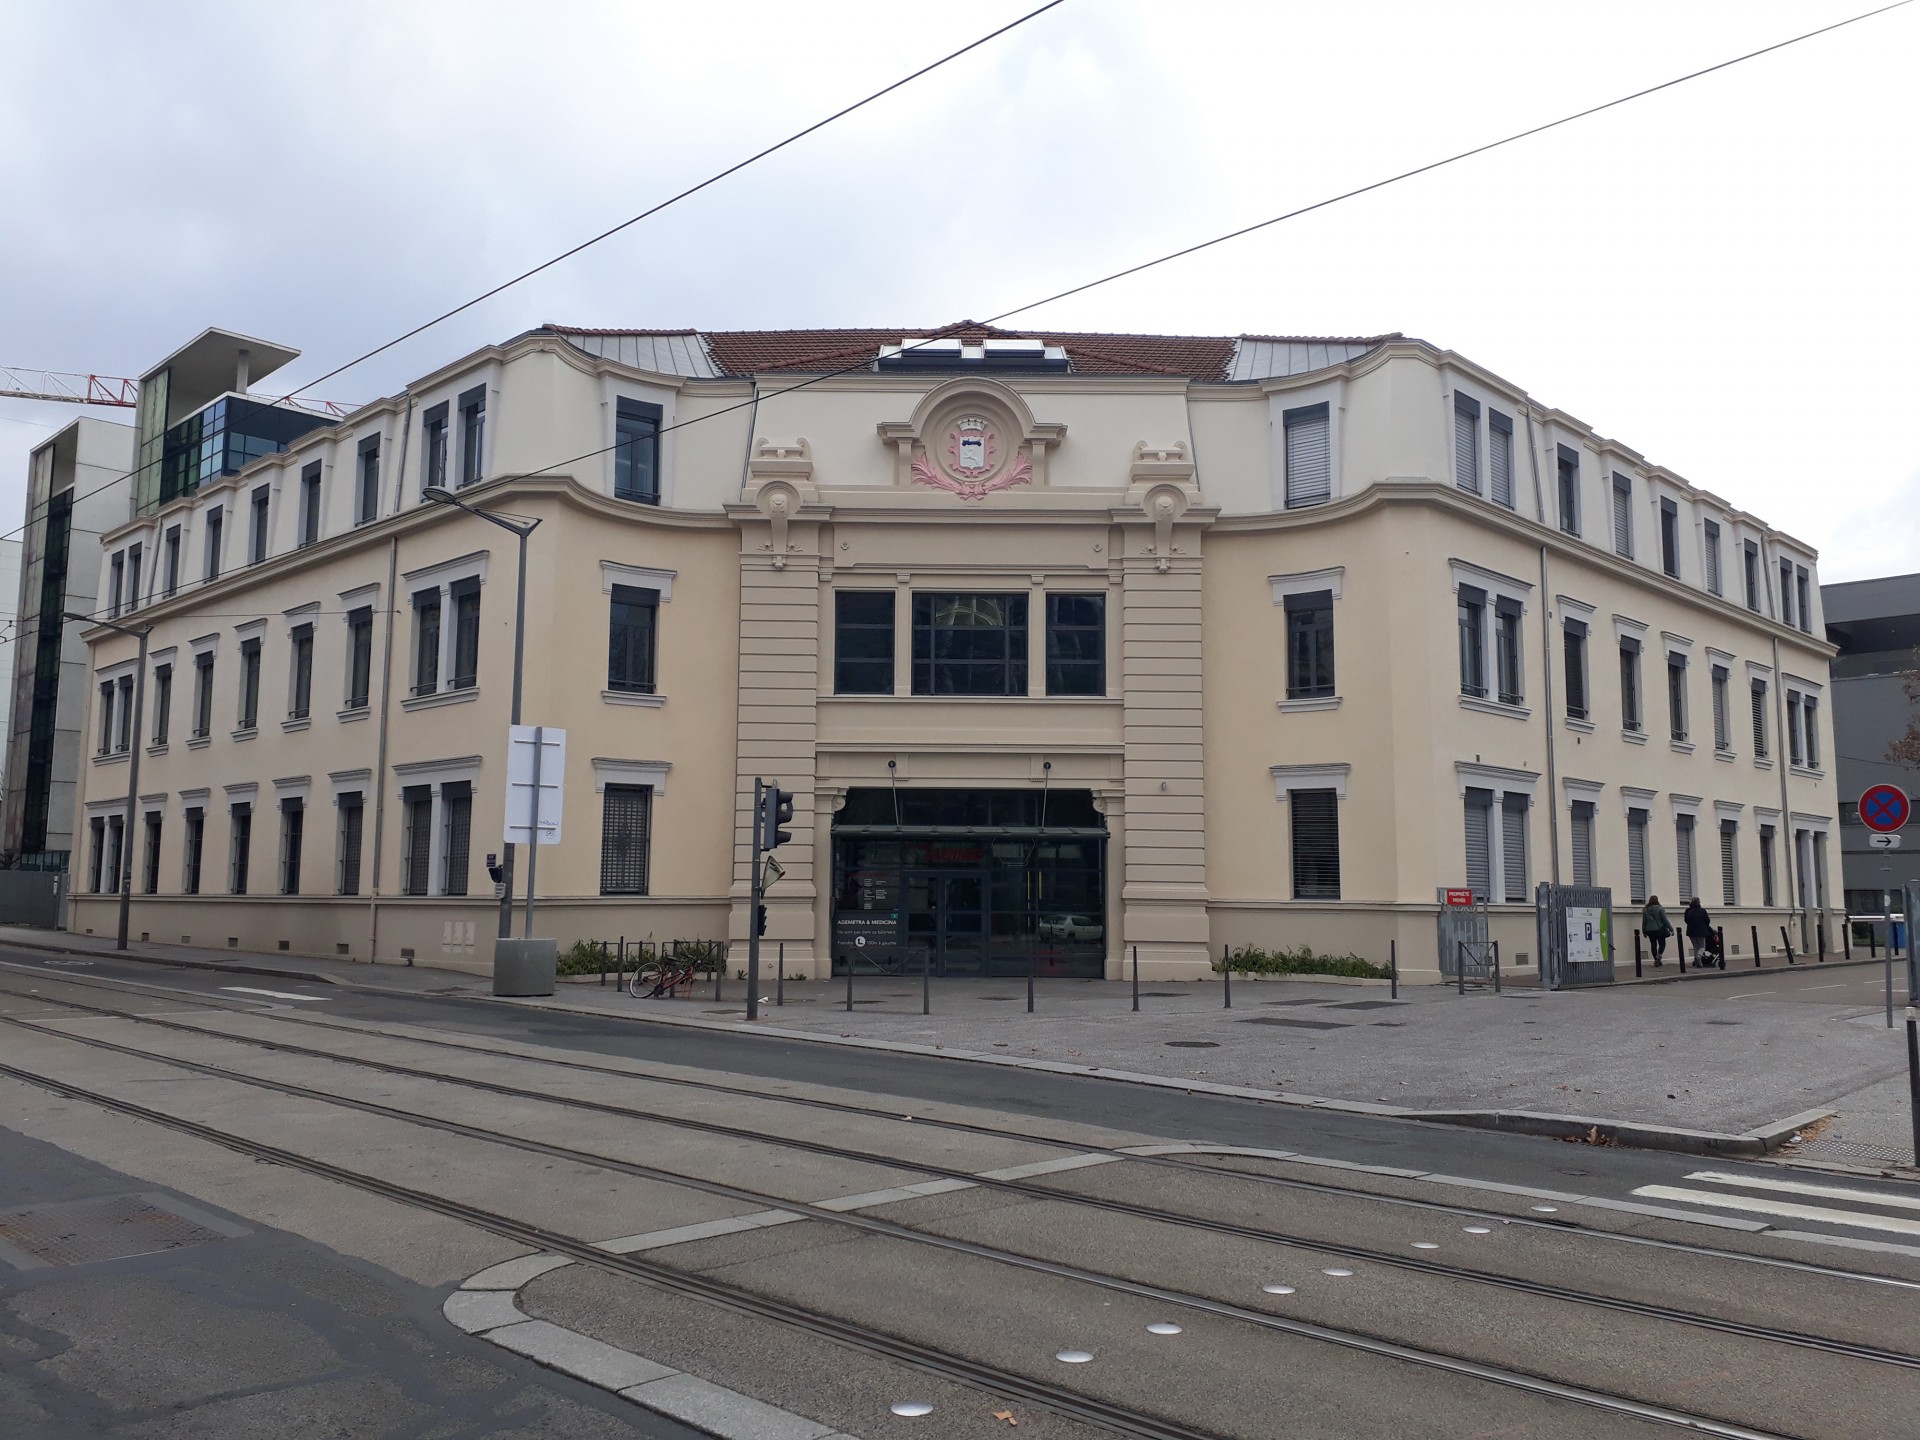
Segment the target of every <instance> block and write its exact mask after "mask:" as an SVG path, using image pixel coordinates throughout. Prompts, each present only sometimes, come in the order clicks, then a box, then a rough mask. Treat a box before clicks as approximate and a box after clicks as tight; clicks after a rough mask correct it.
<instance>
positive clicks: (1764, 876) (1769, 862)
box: [1760, 825, 1774, 906]
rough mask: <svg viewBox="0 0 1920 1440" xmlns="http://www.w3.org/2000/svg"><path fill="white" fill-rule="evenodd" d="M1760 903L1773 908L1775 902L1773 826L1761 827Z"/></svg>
mask: <svg viewBox="0 0 1920 1440" xmlns="http://www.w3.org/2000/svg"><path fill="white" fill-rule="evenodd" d="M1760 903H1761V904H1762V905H1766V906H1771V905H1772V904H1773V903H1774V900H1773V826H1771V825H1762V826H1761V827H1760Z"/></svg>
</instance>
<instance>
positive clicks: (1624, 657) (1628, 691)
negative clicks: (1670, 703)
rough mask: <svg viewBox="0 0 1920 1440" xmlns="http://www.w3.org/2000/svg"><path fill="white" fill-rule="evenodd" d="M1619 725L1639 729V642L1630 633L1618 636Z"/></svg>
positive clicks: (1632, 729)
mask: <svg viewBox="0 0 1920 1440" xmlns="http://www.w3.org/2000/svg"><path fill="white" fill-rule="evenodd" d="M1620 727H1621V728H1622V729H1623V730H1629V731H1632V732H1635V733H1638V732H1639V729H1640V642H1639V641H1638V640H1636V639H1635V638H1634V637H1633V636H1631V635H1622V636H1621V637H1620Z"/></svg>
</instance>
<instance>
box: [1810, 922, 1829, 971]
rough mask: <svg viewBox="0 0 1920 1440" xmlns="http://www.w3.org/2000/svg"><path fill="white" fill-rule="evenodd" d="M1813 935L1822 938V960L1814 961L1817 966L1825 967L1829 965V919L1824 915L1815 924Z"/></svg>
mask: <svg viewBox="0 0 1920 1440" xmlns="http://www.w3.org/2000/svg"><path fill="white" fill-rule="evenodd" d="M1813 933H1814V934H1815V935H1817V936H1819V938H1820V958H1819V959H1818V960H1816V961H1814V963H1815V964H1816V965H1824V964H1826V963H1827V917H1826V916H1824V915H1822V916H1821V917H1820V918H1819V919H1818V920H1816V921H1814V922H1813Z"/></svg>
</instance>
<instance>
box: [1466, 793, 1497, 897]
mask: <svg viewBox="0 0 1920 1440" xmlns="http://www.w3.org/2000/svg"><path fill="white" fill-rule="evenodd" d="M1465 811H1466V835H1467V886H1468V888H1469V889H1471V890H1472V891H1473V898H1474V899H1475V900H1476V901H1479V900H1490V899H1492V898H1493V792H1492V791H1491V790H1480V789H1474V788H1470V789H1468V791H1467V795H1466V804H1465Z"/></svg>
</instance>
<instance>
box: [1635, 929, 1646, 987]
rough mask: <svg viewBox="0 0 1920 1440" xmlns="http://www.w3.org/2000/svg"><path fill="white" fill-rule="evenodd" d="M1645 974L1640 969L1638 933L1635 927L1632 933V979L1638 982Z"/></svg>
mask: <svg viewBox="0 0 1920 1440" xmlns="http://www.w3.org/2000/svg"><path fill="white" fill-rule="evenodd" d="M1645 974H1646V971H1644V970H1642V969H1641V968H1640V931H1639V928H1638V927H1637V926H1636V927H1635V929H1634V932H1633V978H1634V979H1636V980H1638V979H1640V978H1642V977H1643V976H1644V975H1645Z"/></svg>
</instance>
